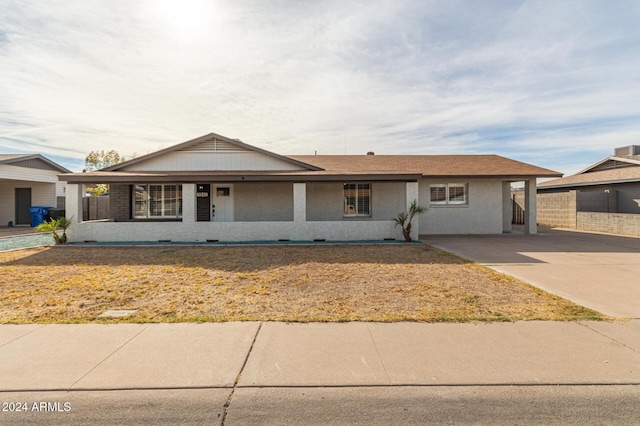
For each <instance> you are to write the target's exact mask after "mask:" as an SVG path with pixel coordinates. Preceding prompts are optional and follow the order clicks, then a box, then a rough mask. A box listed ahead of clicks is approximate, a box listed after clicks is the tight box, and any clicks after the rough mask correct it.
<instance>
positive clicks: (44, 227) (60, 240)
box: [36, 217, 73, 244]
mask: <svg viewBox="0 0 640 426" xmlns="http://www.w3.org/2000/svg"><path fill="white" fill-rule="evenodd" d="M72 219H73V218H71V219H67V218H66V217H60V218H58V219H49V221H48V222H44V223H41V224H40V225H38V226H37V227H36V231H38V232H51V234H52V235H53V240H54V241H55V242H56V244H65V243H66V242H67V228H68V227H69V226H71V220H72ZM58 229H61V230H62V235H60V234H58Z"/></svg>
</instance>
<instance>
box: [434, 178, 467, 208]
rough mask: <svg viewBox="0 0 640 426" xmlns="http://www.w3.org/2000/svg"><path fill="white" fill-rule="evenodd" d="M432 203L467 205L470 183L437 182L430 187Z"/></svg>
mask: <svg viewBox="0 0 640 426" xmlns="http://www.w3.org/2000/svg"><path fill="white" fill-rule="evenodd" d="M429 189H430V194H431V195H430V204H431V205H466V204H469V200H468V198H467V193H468V192H469V191H468V184H466V183H437V184H432V185H431V186H430V187H429Z"/></svg>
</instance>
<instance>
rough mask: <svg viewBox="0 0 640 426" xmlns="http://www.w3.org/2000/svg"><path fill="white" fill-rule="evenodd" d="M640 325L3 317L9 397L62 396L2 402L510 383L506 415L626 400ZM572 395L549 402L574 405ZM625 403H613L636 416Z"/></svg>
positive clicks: (164, 404) (281, 410) (169, 407)
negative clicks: (606, 398)
mask: <svg viewBox="0 0 640 426" xmlns="http://www.w3.org/2000/svg"><path fill="white" fill-rule="evenodd" d="M639 335H640V321H638V320H635V321H629V322H581V323H575V322H517V323H491V324H423V323H391V324H380V323H340V324H335V323H332V324H327V323H312V324H285V323H275V322H267V323H257V322H245V323H223V324H212V323H205V324H191V323H189V324H114V325H94V324H88V325H2V326H0V397H1V398H0V399H2V401H20V402H22V401H26V402H27V403H28V404H34V403H37V401H49V402H51V401H53V402H57V404H58V405H57V407H58V408H59V409H58V412H57V413H40V412H34V411H33V410H31V412H28V413H18V412H12V413H6V412H0V423H2V424H9V423H14V424H27V423H29V422H31V421H46V422H47V423H50V424H87V423H96V422H98V423H104V424H108V423H121V422H122V421H123V418H125V417H126V418H128V419H129V420H130V422H131V423H132V424H145V423H154V424H157V423H159V422H160V421H162V423H164V424H175V423H193V424H205V423H206V424H211V423H218V424H220V423H222V422H223V419H226V420H225V421H224V423H225V424H232V423H235V422H238V423H239V424H247V423H255V422H259V423H262V422H271V423H274V424H278V423H280V424H282V423H289V424H295V423H296V422H298V423H307V424H315V423H316V422H319V421H322V422H324V421H330V420H332V419H333V417H332V413H333V411H331V410H332V409H333V408H332V407H334V408H335V407H338V406H339V410H342V411H340V412H341V413H342V414H341V415H343V416H344V417H343V422H345V420H344V419H351V420H352V421H356V420H358V421H359V420H362V419H368V421H367V423H376V424H378V423H380V424H382V423H386V424H388V422H389V421H391V422H393V421H400V420H401V419H404V420H405V421H407V422H412V421H415V420H416V419H422V418H425V419H426V418H429V419H431V420H432V421H434V422H435V423H439V422H440V421H447V420H446V419H448V418H450V417H448V416H450V415H451V413H449V412H444V413H443V414H442V417H441V420H434V419H436V417H433V416H434V415H435V414H434V413H435V412H436V411H437V410H439V409H440V408H443V407H448V409H449V410H453V412H455V413H460V411H459V410H458V407H457V406H456V405H455V404H454V405H451V403H452V401H453V400H447V398H454V397H455V398H463V399H464V400H465V401H468V403H469V404H475V405H477V406H478V407H479V408H478V410H480V411H482V408H481V407H483V406H484V404H485V403H486V401H488V400H489V399H491V398H494V399H495V401H494V402H493V403H495V404H498V405H500V404H504V403H505V402H504V401H503V400H502V399H501V395H504V394H505V392H506V393H508V394H509V396H510V397H513V396H514V395H515V396H516V397H517V398H520V403H519V404H520V405H517V406H515V408H512V409H511V412H510V414H509V415H510V416H518V415H519V413H521V410H522V409H523V407H525V408H526V407H530V406H531V401H536V403H539V404H547V402H545V401H548V400H549V398H551V400H554V398H556V397H557V396H559V395H560V394H562V395H564V396H567V395H573V396H572V398H574V397H575V398H578V397H579V396H585V395H586V396H585V398H587V399H584V400H583V399H580V401H581V404H582V405H583V406H584V408H585V409H589V407H590V406H592V402H593V401H601V400H602V397H603V395H606V394H611V397H612V398H614V401H616V403H618V404H627V401H630V400H635V399H637V398H638V397H640V386H638V385H639V384H640V339H638V336H639ZM518 385H523V386H524V387H522V388H520V387H518ZM598 385H602V386H598ZM612 385H614V386H612ZM615 385H618V386H615ZM514 386H516V387H518V389H519V390H514V389H515V388H514ZM532 386H533V387H535V388H537V389H538V390H527V389H529V388H531V387H532ZM545 386H546V387H545ZM558 386H562V388H563V389H564V390H562V391H558V390H557V389H558ZM331 389H333V390H331ZM479 389H485V390H483V391H479ZM557 392H560V394H558V393H557ZM367 395H368V396H367ZM447 395H449V396H448V397H447ZM478 395H482V397H481V398H478ZM554 395H555V396H554ZM443 398H444V399H443ZM487 398H488V399H487ZM572 398H568V399H567V400H566V401H565V402H563V404H565V406H561V405H559V403H554V404H555V405H553V407H556V411H557V412H559V413H564V412H566V410H575V409H577V408H576V407H578V406H577V405H575V404H576V402H575V401H577V399H572ZM330 401H333V404H330V403H329V402H330ZM447 401H449V405H447ZM483 401H485V403H483ZM64 403H68V404H69V408H70V410H69V411H70V412H69V413H65V412H64ZM274 404H275V405H274ZM287 404H292V405H290V406H291V407H292V408H290V410H291V412H289V411H286V408H285V407H288V406H289V405H287ZM345 404H346V405H345ZM350 404H352V405H350ZM412 404H413V405H412ZM416 404H417V405H416ZM572 404H573V405H572ZM632 405H633V404H632ZM349 407H351V408H349ZM354 407H357V409H358V410H361V411H354ZM384 407H387V408H388V410H387V409H385V408H384ZM398 407H400V408H398ZM416 407H422V408H420V409H417V408H416ZM439 407H440V408H439ZM443 409H444V408H443ZM323 410H324V411H323ZM371 410H374V411H371ZM376 410H377V411H376ZM398 410H399V411H398ZM416 410H417V411H416ZM624 410H627V411H624ZM628 410H629V408H624V409H623V410H620V409H618V408H616V409H615V410H613V409H612V410H611V412H612V413H614V414H615V413H624V414H625V415H626V416H627V417H626V418H628V416H629V415H631V416H636V415H638V416H640V409H639V410H636V408H633V410H636V411H637V413H636V412H635V411H634V412H631V413H630V414H629V412H628ZM485 411H486V409H485ZM539 412H540V413H543V412H542V411H539ZM583 412H584V413H586V414H585V415H592V414H593V413H591V412H588V411H584V410H583ZM372 413H376V414H375V415H376V416H378V415H379V416H381V417H371V416H372V415H373V414H372ZM409 414H410V415H413V416H422V417H403V416H407V415H409ZM534 414H535V413H532V414H530V415H531V416H533V415H534ZM596 414H597V413H596ZM488 415H489V416H493V414H492V413H490V412H489V413H488ZM544 415H546V414H544ZM601 415H602V413H601ZM610 415H612V414H611V413H607V416H610ZM127 416H128V417H127ZM148 416H152V417H148ZM278 416H280V417H278ZM308 416H313V417H308ZM424 416H427V417H424ZM429 416H431V417H429ZM489 418H490V419H492V418H493V417H489ZM607 418H608V417H607ZM544 419H545V418H542V420H544ZM234 420H235V421H234ZM473 420H474V419H471V418H470V420H469V421H472V422H473ZM475 420H476V421H477V419H475ZM420 422H421V421H420ZM347 423H348V421H347ZM511 423H513V422H511Z"/></svg>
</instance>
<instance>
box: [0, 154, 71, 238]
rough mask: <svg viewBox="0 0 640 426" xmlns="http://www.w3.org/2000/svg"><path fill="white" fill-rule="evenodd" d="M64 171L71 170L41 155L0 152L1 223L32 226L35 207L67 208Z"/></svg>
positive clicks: (2, 224) (0, 224) (68, 171)
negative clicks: (32, 213) (32, 214)
mask: <svg viewBox="0 0 640 426" xmlns="http://www.w3.org/2000/svg"><path fill="white" fill-rule="evenodd" d="M60 173H71V171H70V170H67V169H66V168H64V167H62V166H61V165H59V164H56V163H54V162H53V161H51V160H49V159H48V158H45V157H43V156H42V155H40V154H0V226H7V225H8V224H9V222H11V223H13V224H14V225H31V214H30V212H29V208H30V207H31V206H51V207H61V208H64V197H65V183H64V182H61V181H58V174H60Z"/></svg>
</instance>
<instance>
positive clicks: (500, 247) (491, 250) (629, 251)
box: [422, 229, 640, 318]
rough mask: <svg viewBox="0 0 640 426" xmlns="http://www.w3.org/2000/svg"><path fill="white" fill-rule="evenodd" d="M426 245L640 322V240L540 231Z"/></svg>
mask: <svg viewBox="0 0 640 426" xmlns="http://www.w3.org/2000/svg"><path fill="white" fill-rule="evenodd" d="M422 241H423V242H425V243H426V244H430V245H433V246H435V247H438V248H441V249H443V250H446V251H449V252H451V253H455V254H457V255H459V256H462V257H464V258H467V259H469V260H472V261H474V262H478V263H481V264H484V265H486V266H489V267H490V268H493V269H495V270H496V271H498V272H503V273H507V274H509V275H512V276H514V277H516V278H518V279H520V280H522V281H525V282H527V283H530V284H533V285H534V286H536V287H539V288H541V289H543V290H546V291H548V292H550V293H553V294H557V295H558V296H561V297H564V298H565V299H569V300H571V301H573V302H575V303H577V304H579V305H582V306H586V307H588V308H591V309H594V310H596V311H598V312H601V313H603V314H606V315H609V316H612V317H623V318H640V238H636V237H623V236H616V235H602V234H593V233H584V232H570V231H560V230H546V229H542V230H541V233H539V234H537V235H524V234H503V235H429V236H424V237H423V238H422Z"/></svg>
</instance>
